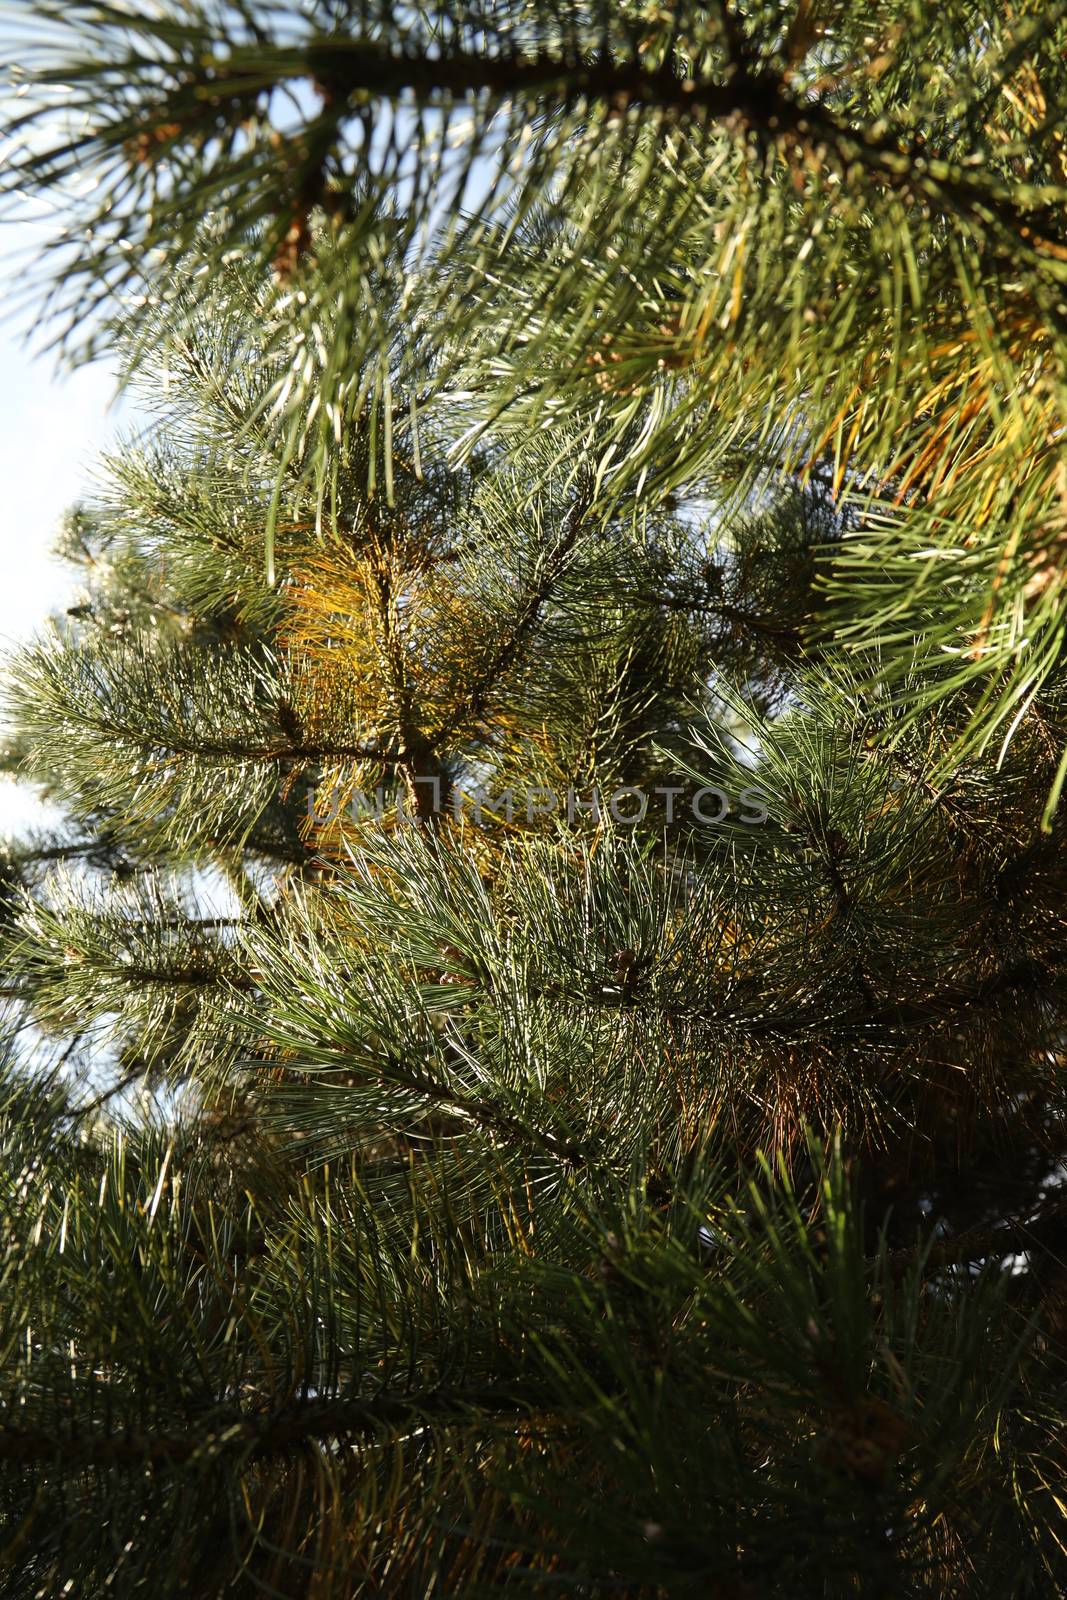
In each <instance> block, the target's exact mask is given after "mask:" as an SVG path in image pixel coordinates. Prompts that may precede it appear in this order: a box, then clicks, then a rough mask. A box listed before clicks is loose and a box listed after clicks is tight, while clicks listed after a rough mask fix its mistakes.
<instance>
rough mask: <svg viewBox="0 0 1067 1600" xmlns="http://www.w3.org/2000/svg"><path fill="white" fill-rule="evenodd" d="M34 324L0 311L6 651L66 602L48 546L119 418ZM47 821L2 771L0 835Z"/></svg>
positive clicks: (67, 583) (90, 370)
mask: <svg viewBox="0 0 1067 1600" xmlns="http://www.w3.org/2000/svg"><path fill="white" fill-rule="evenodd" d="M9 242H10V239H9V238H6V239H5V240H4V244H5V245H6V244H8V243H9ZM4 253H5V254H6V251H5V252H4ZM0 278H2V268H0ZM33 331H34V330H32V329H27V326H26V322H25V319H24V318H23V320H22V321H21V322H15V321H14V320H13V319H8V318H3V317H0V483H3V485H4V494H3V496H2V497H0V650H2V651H3V652H4V653H5V654H6V652H7V651H8V649H9V648H10V646H11V644H12V643H18V642H22V641H24V640H26V639H28V638H29V637H30V636H31V635H32V634H33V633H34V631H35V630H36V629H39V628H40V627H41V626H42V625H44V623H45V621H46V619H47V616H48V613H49V612H50V611H52V610H55V609H57V608H62V607H63V606H64V605H66V604H69V603H70V596H71V593H72V579H71V577H70V575H69V574H68V572H67V570H66V569H65V568H64V567H63V566H62V565H61V564H60V563H58V562H56V561H54V560H53V559H52V558H51V556H50V553H49V552H50V546H51V544H52V540H53V538H54V536H55V532H56V529H57V526H58V523H59V519H60V518H61V516H62V514H63V512H64V511H65V510H66V509H67V507H68V506H70V505H71V504H72V503H73V502H74V501H75V500H77V499H78V497H79V495H84V494H85V492H86V490H87V489H89V488H90V487H91V483H92V465H93V460H94V457H95V456H96V455H97V454H98V453H99V451H100V450H101V449H102V448H103V447H104V446H105V445H106V444H107V443H108V442H109V441H110V440H111V439H112V438H113V437H114V434H115V432H116V428H117V426H118V418H117V414H116V412H115V411H114V410H113V409H112V408H111V405H110V402H111V401H112V399H113V397H114V394H115V380H114V376H113V374H112V373H111V372H110V371H109V370H108V369H107V368H106V367H105V366H102V365H100V364H97V365H95V366H90V367H83V368H81V369H79V370H78V371H76V372H74V373H71V374H69V375H67V376H61V374H60V373H59V372H58V371H57V366H56V358H55V356H54V355H41V354H36V355H35V354H34V352H33V348H32V344H33V342H34V341H33V337H32V336H33ZM28 332H29V333H30V336H31V340H30V343H29V344H28V343H27V333H28ZM40 342H41V341H40V338H38V339H37V340H36V343H37V344H38V345H39V344H40ZM45 820H47V814H46V813H45V811H44V810H43V808H42V805H41V802H40V799H39V798H38V797H37V796H36V794H35V793H34V791H33V790H32V788H30V787H28V786H25V785H23V784H18V783H15V782H13V781H12V780H10V779H7V778H3V777H0V837H3V836H5V835H10V834H12V833H19V832H22V831H24V830H25V829H26V828H27V827H31V826H33V825H34V823H38V824H39V823H41V822H42V821H45Z"/></svg>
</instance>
